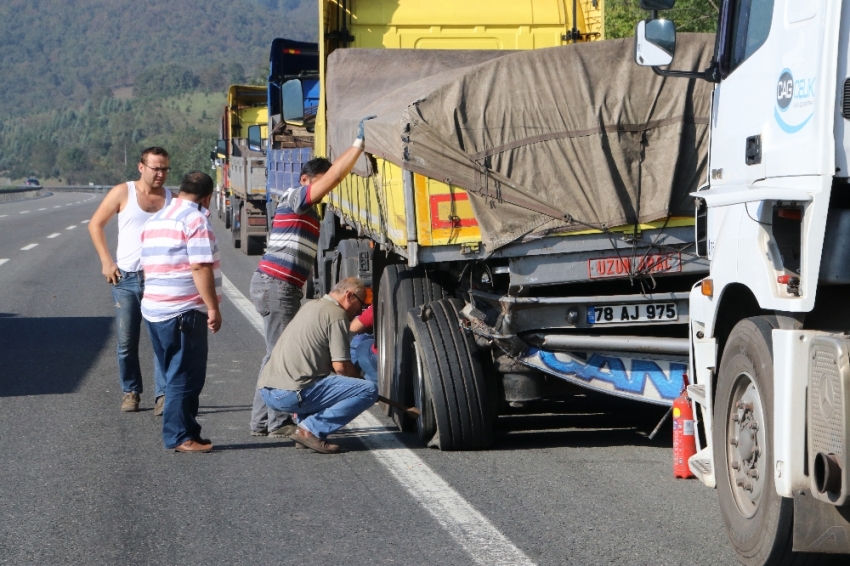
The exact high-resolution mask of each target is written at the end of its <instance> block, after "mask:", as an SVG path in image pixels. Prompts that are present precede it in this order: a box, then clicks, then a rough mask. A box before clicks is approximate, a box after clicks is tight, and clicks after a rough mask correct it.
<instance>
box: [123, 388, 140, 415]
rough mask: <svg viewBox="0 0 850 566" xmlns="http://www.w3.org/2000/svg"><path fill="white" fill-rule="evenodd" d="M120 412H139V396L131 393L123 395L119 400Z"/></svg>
mask: <svg viewBox="0 0 850 566" xmlns="http://www.w3.org/2000/svg"><path fill="white" fill-rule="evenodd" d="M121 410H122V411H123V412H125V413H135V412H136V411H138V410H139V394H138V393H135V392H133V391H130V392H129V393H125V394H124V397H123V399H121Z"/></svg>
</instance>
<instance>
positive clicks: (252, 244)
mask: <svg viewBox="0 0 850 566" xmlns="http://www.w3.org/2000/svg"><path fill="white" fill-rule="evenodd" d="M240 208H241V211H240V215H239V230H240V236H239V240H240V241H241V243H242V246H241V247H242V253H244V254H245V255H260V254H261V253H263V247H264V246H265V243H266V242H265V237H264V236H249V235H248V207H247V206H244V205H243V206H242V207H240Z"/></svg>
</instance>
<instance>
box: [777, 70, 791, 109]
mask: <svg viewBox="0 0 850 566" xmlns="http://www.w3.org/2000/svg"><path fill="white" fill-rule="evenodd" d="M793 98H794V76H793V75H792V74H791V71H788V70H787V69H786V70H785V71H783V72H782V75H780V77H779V82H778V83H777V84H776V105H777V106H779V109H780V110H782V111H785V109H787V108H788V106H789V105H790V104H791V100H792V99H793Z"/></svg>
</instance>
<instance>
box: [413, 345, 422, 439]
mask: <svg viewBox="0 0 850 566" xmlns="http://www.w3.org/2000/svg"><path fill="white" fill-rule="evenodd" d="M413 351H414V352H415V354H416V387H414V388H413V404H414V405H415V406H416V408H417V409H419V416H418V417H417V418H416V427H417V428H419V430H422V427H423V424H424V423H423V422H422V415H423V414H424V413H425V367H424V365H423V364H422V356H421V355H419V348H418V347H414V348H413Z"/></svg>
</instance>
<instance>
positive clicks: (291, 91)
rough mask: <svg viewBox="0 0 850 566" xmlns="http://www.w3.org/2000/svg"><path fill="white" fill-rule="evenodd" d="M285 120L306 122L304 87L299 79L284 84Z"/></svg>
mask: <svg viewBox="0 0 850 566" xmlns="http://www.w3.org/2000/svg"><path fill="white" fill-rule="evenodd" d="M281 98H283V120H284V121H285V122H298V123H301V122H304V87H303V86H302V85H301V81H300V80H299V79H292V80H289V81H286V82H285V83H283V87H281Z"/></svg>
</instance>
